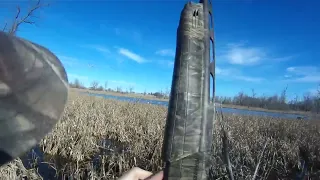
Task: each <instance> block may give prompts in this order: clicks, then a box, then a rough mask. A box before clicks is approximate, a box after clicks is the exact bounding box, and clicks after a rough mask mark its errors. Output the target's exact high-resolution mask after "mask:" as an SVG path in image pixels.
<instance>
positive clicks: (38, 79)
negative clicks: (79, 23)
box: [0, 32, 68, 166]
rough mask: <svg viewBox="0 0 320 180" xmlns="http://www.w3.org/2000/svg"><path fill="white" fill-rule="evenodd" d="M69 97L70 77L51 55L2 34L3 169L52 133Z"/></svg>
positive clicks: (0, 138) (0, 122) (0, 149)
mask: <svg viewBox="0 0 320 180" xmlns="http://www.w3.org/2000/svg"><path fill="white" fill-rule="evenodd" d="M67 97H68V79H67V75H66V72H65V69H64V68H63V66H62V64H61V62H60V61H59V59H58V58H57V57H56V56H55V55H54V54H53V53H52V52H50V51H49V50H48V49H46V48H44V47H42V46H40V45H37V44H35V43H32V42H30V41H27V40H24V39H22V38H18V37H15V36H10V35H7V34H6V33H4V32H0V166H1V165H3V164H5V163H7V162H9V161H11V160H13V159H14V158H16V157H18V156H20V155H21V154H23V153H25V152H26V151H28V150H29V149H31V148H32V147H33V146H35V145H36V144H38V143H39V141H40V140H41V139H42V138H43V137H44V136H45V135H46V134H47V133H49V132H50V131H51V129H52V128H53V127H54V125H55V124H56V123H57V121H58V120H59V118H60V116H61V114H62V112H63V110H64V107H65V104H66V102H67Z"/></svg>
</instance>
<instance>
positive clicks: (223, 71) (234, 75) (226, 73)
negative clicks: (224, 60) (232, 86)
mask: <svg viewBox="0 0 320 180" xmlns="http://www.w3.org/2000/svg"><path fill="white" fill-rule="evenodd" d="M215 72H216V75H218V77H219V76H221V77H223V78H228V79H236V80H241V81H246V82H261V81H263V80H264V78H260V77H251V76H246V75H243V73H242V72H241V71H240V70H237V69H232V68H220V67H216V70H215Z"/></svg>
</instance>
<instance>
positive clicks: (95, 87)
mask: <svg viewBox="0 0 320 180" xmlns="http://www.w3.org/2000/svg"><path fill="white" fill-rule="evenodd" d="M69 86H70V87H72V88H78V89H88V90H92V91H106V92H117V93H121V94H129V93H131V94H132V93H135V94H136V92H135V91H134V87H133V86H129V87H127V88H125V89H124V88H122V87H121V86H116V87H115V88H110V87H109V86H108V81H105V83H104V86H102V85H101V84H100V83H99V82H98V81H92V82H91V83H90V86H89V87H86V86H85V85H84V84H83V83H82V82H80V81H79V80H78V79H75V80H74V81H73V82H69ZM140 94H143V95H152V96H155V97H156V98H159V99H168V98H169V96H170V89H169V88H166V90H165V91H162V90H161V91H159V92H147V91H146V90H144V92H143V93H140Z"/></svg>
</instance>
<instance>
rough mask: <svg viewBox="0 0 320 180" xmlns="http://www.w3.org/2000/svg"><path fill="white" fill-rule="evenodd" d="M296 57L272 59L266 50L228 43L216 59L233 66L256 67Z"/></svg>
mask: <svg viewBox="0 0 320 180" xmlns="http://www.w3.org/2000/svg"><path fill="white" fill-rule="evenodd" d="M294 57H296V56H295V55H289V56H283V57H274V56H272V55H270V53H269V52H268V51H267V50H266V48H262V47H256V46H249V45H247V43H246V42H241V43H238V44H236V43H229V44H227V47H226V48H225V50H224V51H223V53H222V56H221V57H218V59H225V60H226V61H227V62H229V63H230V64H233V65H257V64H259V63H261V62H283V61H288V60H290V59H292V58H294Z"/></svg>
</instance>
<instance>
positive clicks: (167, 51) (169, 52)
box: [156, 49, 175, 56]
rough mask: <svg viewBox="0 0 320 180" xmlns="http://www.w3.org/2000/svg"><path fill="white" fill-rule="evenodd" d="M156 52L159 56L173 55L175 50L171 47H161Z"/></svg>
mask: <svg viewBox="0 0 320 180" xmlns="http://www.w3.org/2000/svg"><path fill="white" fill-rule="evenodd" d="M156 54H157V55H160V56H174V55H175V52H174V50H172V49H161V50H158V51H157V52H156Z"/></svg>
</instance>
